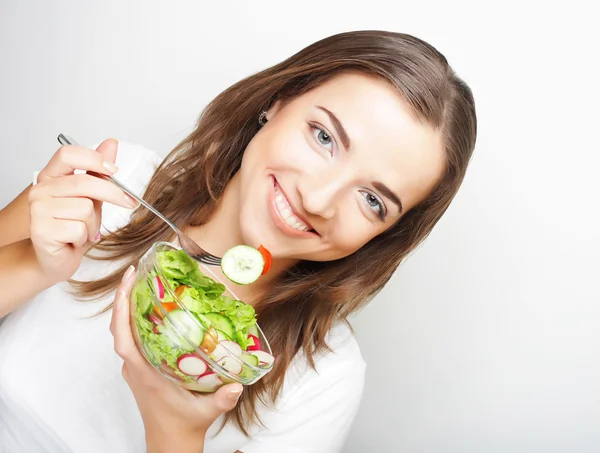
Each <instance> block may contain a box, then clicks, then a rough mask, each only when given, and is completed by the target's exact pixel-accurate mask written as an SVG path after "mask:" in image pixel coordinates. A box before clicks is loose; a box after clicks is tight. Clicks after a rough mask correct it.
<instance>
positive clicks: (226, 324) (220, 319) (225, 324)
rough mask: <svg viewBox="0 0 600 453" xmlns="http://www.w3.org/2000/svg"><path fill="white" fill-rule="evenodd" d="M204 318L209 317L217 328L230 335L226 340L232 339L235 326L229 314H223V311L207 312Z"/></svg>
mask: <svg viewBox="0 0 600 453" xmlns="http://www.w3.org/2000/svg"><path fill="white" fill-rule="evenodd" d="M204 318H206V319H208V321H209V322H210V323H211V324H212V325H213V327H214V328H215V329H217V330H220V331H221V332H222V333H224V334H225V335H226V336H227V337H229V338H226V340H231V339H232V338H233V335H234V332H235V327H234V326H233V323H232V322H231V320H230V319H229V318H228V317H227V316H225V315H222V314H221V313H205V314H204ZM219 340H220V339H219Z"/></svg>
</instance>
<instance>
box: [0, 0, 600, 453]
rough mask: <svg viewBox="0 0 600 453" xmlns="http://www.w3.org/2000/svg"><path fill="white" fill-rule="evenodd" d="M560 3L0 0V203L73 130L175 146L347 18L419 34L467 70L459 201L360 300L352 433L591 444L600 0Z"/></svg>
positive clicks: (598, 440)
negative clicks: (208, 113)
mask: <svg viewBox="0 0 600 453" xmlns="http://www.w3.org/2000/svg"><path fill="white" fill-rule="evenodd" d="M593 3H594V2H592V1H591V0H590V1H588V2H584V1H570V2H564V4H562V6H552V5H551V4H550V2H541V1H540V2H534V1H529V2H528V1H520V2H514V3H511V2H504V1H503V2H499V3H498V2H495V3H489V4H488V2H479V4H478V3H475V2H460V1H459V2H441V1H440V2H438V3H431V2H425V1H424V2H402V1H399V2H392V1H389V2H378V1H374V0H370V1H368V2H360V3H358V2H357V3H355V4H353V3H351V2H325V1H322V2H311V1H303V2H272V1H256V2H233V1H230V2H221V3H220V4H217V2H200V1H186V2H184V1H162V2H159V1H154V0H146V1H116V0H111V1H103V2H81V1H75V0H73V1H70V2H67V1H54V2H48V1H43V0H35V1H17V0H12V1H11V0H2V1H1V2H0V66H1V70H0V137H1V139H2V145H0V174H1V176H2V178H1V179H0V181H1V182H0V187H1V191H0V207H3V206H4V205H6V204H7V203H8V202H9V201H10V200H11V199H12V198H13V197H14V196H15V195H17V194H18V193H19V192H20V191H21V190H22V189H23V188H24V187H25V186H26V185H27V184H28V183H29V182H30V180H31V174H32V172H33V171H34V170H36V169H40V168H41V167H43V166H44V165H45V163H46V162H47V160H48V159H49V158H50V156H51V154H52V153H53V152H54V151H55V150H56V149H57V148H58V143H57V142H56V136H57V135H58V134H59V133H60V132H63V133H65V134H68V135H71V136H73V137H74V138H76V139H77V140H78V141H80V142H83V143H93V142H97V141H99V140H102V139H104V138H107V137H116V138H118V139H120V140H123V141H127V142H132V143H140V144H143V145H145V146H147V147H149V148H152V149H155V150H157V151H158V152H159V153H161V154H163V155H164V154H166V153H167V152H168V151H169V150H170V149H171V148H172V147H173V146H174V145H175V144H176V143H177V142H178V141H179V140H180V139H181V138H183V137H184V136H185V135H186V134H187V133H189V132H190V131H191V129H192V127H193V124H194V122H195V120H196V118H197V116H198V114H199V113H200V111H201V110H202V108H203V107H204V106H205V105H206V104H207V103H208V102H209V101H210V100H211V99H212V98H213V97H214V96H215V95H216V94H218V93H219V92H220V91H221V90H223V89H224V88H226V87H227V86H229V85H230V84H232V83H233V82H235V81H237V80H238V79H240V78H242V77H244V76H246V75H248V74H250V73H252V72H255V71H258V70H260V69H262V68H264V67H266V66H270V65H272V64H274V63H277V62H279V61H280V60H282V59H284V58H286V57H287V56H289V55H291V54H292V53H294V52H296V51H297V50H299V49H300V48H302V47H304V46H306V45H308V44H310V43H311V42H313V41H315V40H317V39H320V38H322V37H325V36H327V35H329V34H333V33H336V32H340V31H346V30H351V29H366V28H379V29H388V30H394V31H402V32H406V33H411V34H414V35H416V36H418V37H420V38H423V39H425V40H427V41H429V42H430V43H432V44H433V45H434V46H436V47H437V48H438V49H439V50H440V51H442V53H444V54H445V55H446V57H447V58H448V59H449V61H450V63H451V64H452V65H453V67H454V68H455V70H456V71H457V72H458V73H459V75H460V76H462V77H463V78H464V79H465V80H466V81H467V82H468V83H469V84H470V86H471V87H472V89H473V91H474V94H475V99H476V102H477V108H478V117H479V136H478V143H477V147H476V151H475V155H474V158H473V161H472V164H471V167H470V170H469V173H468V176H467V178H466V180H465V183H464V185H463V187H462V189H461V191H460V193H459V195H458V197H457V198H456V201H455V203H454V204H453V206H452V207H451V208H450V210H449V211H448V212H447V214H446V216H445V217H444V218H443V220H442V221H441V222H440V223H439V225H438V227H437V228H436V229H435V231H434V232H433V234H432V235H431V237H430V238H429V239H428V240H427V242H426V243H425V244H424V245H423V246H422V247H421V248H420V249H419V250H418V251H417V252H416V253H415V254H414V255H413V256H412V257H411V258H410V259H409V260H408V261H407V262H406V263H405V264H404V265H403V266H402V267H401V269H400V270H399V272H398V273H397V276H396V277H395V278H394V279H393V281H392V282H391V283H390V284H389V286H388V287H387V288H386V289H385V290H384V291H383V292H382V293H381V294H380V295H379V296H377V297H376V299H375V300H374V301H373V302H372V304H371V305H370V306H369V307H368V308H367V309H365V310H364V311H363V312H362V313H360V314H359V315H358V316H356V318H355V319H354V323H355V327H356V332H357V336H358V339H359V341H360V344H361V349H362V351H363V354H364V356H365V359H366V361H367V363H368V374H367V379H368V381H367V388H366V390H365V395H364V399H363V403H362V406H361V410H360V413H359V415H358V417H357V419H356V422H355V424H354V428H353V431H352V433H351V435H350V438H349V440H348V443H347V446H346V448H345V450H344V451H345V452H349V453H364V452H366V451H371V452H377V453H380V452H381V453H385V452H408V453H471V452H478V453H479V452H486V453H496V452H497V453H507V452H511V453H520V452H523V453H534V452H536V453H537V452H539V453H542V452H543V453H558V452H560V453H567V452H569V453H570V452H578V453H592V452H599V451H600V428H599V427H600V289H599V286H598V281H599V277H600V264H599V257H600V240H599V231H600V222H599V220H598V219H599V216H598V212H597V211H598V208H599V206H600V202H599V198H600V189H599V188H598V179H597V178H598V175H599V173H600V157H599V154H600V145H599V141H600V139H599V138H598V130H599V129H598V124H599V123H600V82H599V81H600V69H599V67H598V63H597V61H598V55H599V54H598V48H599V47H600V32H599V27H598V23H600V13H598V12H597V11H598V10H597V5H596V6H595V8H596V9H595V8H594V7H593V6H592V5H593Z"/></svg>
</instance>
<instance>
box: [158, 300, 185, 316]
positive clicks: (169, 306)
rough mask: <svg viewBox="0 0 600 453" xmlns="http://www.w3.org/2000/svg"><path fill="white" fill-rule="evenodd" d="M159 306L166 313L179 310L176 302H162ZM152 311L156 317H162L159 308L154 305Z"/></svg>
mask: <svg viewBox="0 0 600 453" xmlns="http://www.w3.org/2000/svg"><path fill="white" fill-rule="evenodd" d="M160 305H161V306H162V308H164V310H165V311H166V312H167V313H169V312H171V311H173V310H178V309H179V305H177V302H162V303H161V304H160ZM152 311H153V312H154V313H156V314H157V315H158V316H162V313H161V312H160V308H158V306H156V305H155V306H154V308H153V309H152Z"/></svg>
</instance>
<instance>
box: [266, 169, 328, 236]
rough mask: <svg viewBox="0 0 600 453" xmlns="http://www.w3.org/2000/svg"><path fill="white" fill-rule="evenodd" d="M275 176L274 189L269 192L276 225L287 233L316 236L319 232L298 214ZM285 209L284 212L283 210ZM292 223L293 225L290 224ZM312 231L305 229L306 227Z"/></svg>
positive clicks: (272, 215)
mask: <svg viewBox="0 0 600 453" xmlns="http://www.w3.org/2000/svg"><path fill="white" fill-rule="evenodd" d="M272 178H273V190H271V192H270V194H269V198H270V199H269V205H270V211H271V217H273V221H274V222H275V225H276V226H277V227H278V228H279V229H280V230H281V231H282V232H284V233H285V234H287V235H290V236H295V237H305V238H308V237H315V236H318V234H317V233H316V232H315V231H314V229H313V227H312V226H311V225H310V223H308V222H307V221H306V220H305V219H304V218H303V217H302V216H300V215H298V213H297V212H296V211H294V208H293V207H292V206H291V204H290V202H289V200H288V198H287V197H286V196H285V192H284V191H283V190H282V189H281V186H279V184H278V183H277V179H275V177H272ZM282 211H283V212H282ZM290 223H292V225H290ZM307 228H308V229H310V231H305V230H306V229H307Z"/></svg>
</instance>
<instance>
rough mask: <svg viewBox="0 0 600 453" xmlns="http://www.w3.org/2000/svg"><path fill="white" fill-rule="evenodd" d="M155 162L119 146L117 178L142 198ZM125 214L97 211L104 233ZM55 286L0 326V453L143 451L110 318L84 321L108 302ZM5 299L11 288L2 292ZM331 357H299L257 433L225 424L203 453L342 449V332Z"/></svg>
mask: <svg viewBox="0 0 600 453" xmlns="http://www.w3.org/2000/svg"><path fill="white" fill-rule="evenodd" d="M159 162H160V158H159V156H158V155H157V154H155V153H153V152H151V151H149V150H147V149H145V148H143V147H141V146H134V145H128V144H125V143H121V144H120V145H119V153H118V157H117V165H118V166H119V169H120V170H119V173H118V174H117V176H118V177H119V178H120V179H121V180H122V181H123V182H124V183H126V184H127V185H128V186H129V187H130V188H131V189H133V190H136V191H138V193H143V191H144V189H145V187H146V184H147V183H148V181H149V179H150V177H151V176H152V174H153V172H154V170H155V168H156V166H157V165H158V163H159ZM130 214H131V211H129V210H127V209H123V208H119V207H116V206H113V205H109V204H105V205H104V207H103V222H102V223H103V230H104V231H106V230H113V229H115V228H117V227H118V226H120V225H123V224H125V223H126V222H128V220H129V216H130ZM116 265H117V264H116V263H114V262H103V261H95V260H90V259H87V258H84V260H83V262H82V263H81V266H80V268H79V270H78V271H77V273H76V274H75V276H74V277H75V278H77V279H81V280H92V279H94V278H98V277H99V276H102V275H106V274H107V273H109V272H110V271H111V270H112V269H114V268H115V266H116ZM69 289H70V288H69V285H68V284H67V283H61V284H58V285H55V286H53V287H51V288H49V289H47V290H46V291H43V292H42V293H40V294H38V295H37V296H36V297H34V298H33V299H31V300H30V301H28V302H27V303H26V304H24V305H23V306H22V307H20V308H19V309H18V310H16V311H14V312H13V313H12V314H10V315H9V316H8V317H7V318H5V319H4V322H3V323H2V324H0V452H1V453H24V452H26V453H37V452H40V453H41V452H44V453H96V452H97V453H106V452H111V453H134V452H144V451H145V444H144V429H143V424H142V420H141V417H140V415H139V412H138V409H137V406H136V404H135V400H134V398H133V395H132V393H131V391H130V389H129V387H128V386H127V384H126V383H125V381H124V380H123V378H122V376H121V366H122V361H121V359H120V358H119V357H118V356H117V354H116V353H115V352H114V350H113V339H112V336H111V334H110V331H109V324H110V312H109V313H105V314H102V315H100V316H93V315H94V314H95V313H97V312H98V311H99V310H100V309H102V308H103V307H105V306H106V305H108V304H109V303H110V302H111V301H112V297H108V298H104V299H102V300H99V301H93V302H80V301H77V300H75V299H74V298H73V296H72V295H71V294H69V292H68V291H69ZM5 291H10V288H5ZM327 343H328V344H329V346H330V347H331V349H332V350H333V352H331V353H323V354H321V355H319V356H318V357H317V358H316V365H317V372H315V371H313V370H312V369H311V368H310V367H309V365H308V363H307V361H306V359H305V358H304V357H303V356H302V355H301V354H299V355H298V356H297V357H296V358H295V359H294V361H293V362H292V364H291V366H290V368H289V370H288V372H287V374H286V377H285V382H284V386H283V389H282V392H281V394H280V398H279V399H278V402H277V404H276V406H275V408H274V409H269V408H266V407H262V406H261V407H259V415H260V418H261V420H262V421H263V423H264V425H265V426H266V428H262V427H252V428H251V432H250V438H247V437H245V436H244V434H243V433H242V432H241V431H239V430H238V429H237V428H236V427H234V425H231V424H228V425H227V426H226V427H225V428H224V429H223V430H222V431H221V432H220V433H219V434H217V435H216V436H214V434H215V433H216V431H217V428H218V427H219V426H220V421H221V420H220V419H219V420H217V422H216V423H215V425H213V427H211V429H210V430H209V433H208V436H207V439H206V443H205V449H204V451H205V452H206V453H234V452H235V451H236V450H240V451H242V452H243V453H335V452H339V451H341V449H342V446H343V444H344V441H345V439H346V437H347V435H348V432H349V430H350V427H351V424H352V421H353V419H354V416H355V414H356V411H357V409H358V406H359V403H360V399H361V396H362V391H363V386H364V376H365V368H366V366H365V362H364V361H363V359H362V357H361V354H360V350H359V348H358V345H357V343H356V340H355V339H354V336H353V335H352V333H351V331H350V329H349V328H348V327H347V326H346V325H345V324H342V323H339V324H337V325H336V326H335V327H334V328H333V329H332V330H331V331H330V332H329V334H328V336H327Z"/></svg>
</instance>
